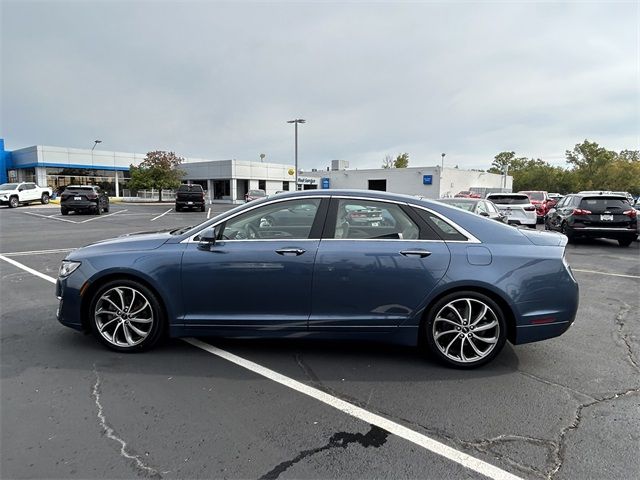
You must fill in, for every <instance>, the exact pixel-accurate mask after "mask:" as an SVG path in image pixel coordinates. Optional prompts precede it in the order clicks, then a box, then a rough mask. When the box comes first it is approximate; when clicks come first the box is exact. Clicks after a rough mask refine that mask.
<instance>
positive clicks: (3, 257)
mask: <svg viewBox="0 0 640 480" xmlns="http://www.w3.org/2000/svg"><path fill="white" fill-rule="evenodd" d="M0 260H4V261H5V262H7V263H10V264H11V265H13V266H14V267H18V268H21V269H22V270H24V271H25V272H29V273H30V274H31V275H35V276H36V277H40V278H41V279H43V280H46V281H47V282H51V283H56V279H55V278H53V277H50V276H49V275H45V274H44V273H40V272H39V271H37V270H34V269H33V268H30V267H27V266H26V265H23V264H22V263H20V262H16V261H15V260H12V259H11V258H7V257H5V256H4V255H0Z"/></svg>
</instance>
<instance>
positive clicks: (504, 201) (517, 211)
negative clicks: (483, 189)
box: [487, 193, 537, 228]
mask: <svg viewBox="0 0 640 480" xmlns="http://www.w3.org/2000/svg"><path fill="white" fill-rule="evenodd" d="M487 200H491V201H492V202H493V203H495V204H496V207H498V209H499V210H500V211H501V212H502V213H503V214H504V215H505V216H506V217H507V223H509V224H511V225H526V226H527V227H531V228H536V222H537V216H536V206H535V205H534V204H533V203H531V200H530V199H529V196H528V195H526V194H524V193H490V194H489V195H487Z"/></svg>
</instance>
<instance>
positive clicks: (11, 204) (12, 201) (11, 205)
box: [9, 196, 20, 208]
mask: <svg viewBox="0 0 640 480" xmlns="http://www.w3.org/2000/svg"><path fill="white" fill-rule="evenodd" d="M18 205H20V200H19V199H18V197H16V196H13V197H11V198H10V199H9V208H17V207H18Z"/></svg>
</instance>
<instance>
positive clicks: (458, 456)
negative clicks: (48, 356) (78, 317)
mask: <svg viewBox="0 0 640 480" xmlns="http://www.w3.org/2000/svg"><path fill="white" fill-rule="evenodd" d="M0 260H4V261H5V262H8V263H10V264H12V265H14V266H16V267H18V268H21V269H22V270H24V271H26V272H29V273H31V274H32V275H35V276H37V277H40V278H42V279H43V280H46V281H48V282H51V283H56V279H55V278H53V277H50V276H48V275H45V274H43V273H40V272H38V271H37V270H34V269H32V268H30V267H27V266H26V265H23V264H22V263H19V262H16V261H15V260H12V259H10V258H7V257H5V256H4V255H0ZM184 341H185V342H187V343H189V344H191V345H193V346H194V347H197V348H200V349H202V350H204V351H206V352H208V353H211V354H213V355H216V356H218V357H220V358H223V359H224V360H227V361H229V362H231V363H234V364H236V365H238V366H240V367H242V368H246V369H247V370H250V371H252V372H254V373H256V374H258V375H261V376H263V377H265V378H268V379H269V380H272V381H274V382H276V383H279V384H280V385H284V386H285V387H288V388H291V389H292V390H295V391H297V392H300V393H302V394H304V395H307V396H309V397H312V398H314V399H316V400H318V401H320V402H322V403H324V404H326V405H329V406H331V407H333V408H335V409H337V410H340V411H341V412H344V413H346V414H347V415H351V416H352V417H355V418H357V419H359V420H362V421H364V422H367V423H369V424H370V425H375V426H377V427H379V428H382V429H383V430H386V431H387V432H389V433H392V434H394V435H396V436H398V437H400V438H403V439H405V440H407V441H409V442H411V443H414V444H415V445H418V446H420V447H422V448H424V449H425V450H428V451H430V452H433V453H435V454H437V455H440V456H441V457H444V458H446V459H448V460H451V461H453V462H455V463H457V464H459V465H462V466H463V467H465V468H468V469H469V470H472V471H474V472H477V473H479V474H481V475H484V476H485V477H488V478H492V479H494V480H521V479H520V477H518V476H516V475H513V474H512V473H509V472H507V471H506V470H502V469H501V468H498V467H496V466H494V465H491V464H490V463H487V462H485V461H483V460H480V459H478V458H475V457H472V456H471V455H468V454H466V453H464V452H461V451H459V450H456V449H455V448H453V447H450V446H448V445H445V444H444V443H442V442H439V441H437V440H434V439H433V438H431V437H428V436H426V435H424V434H422V433H420V432H416V431H415V430H411V429H410V428H407V427H405V426H404V425H400V424H399V423H396V422H394V421H392V420H389V419H387V418H384V417H382V416H380V415H377V414H375V413H372V412H370V411H368V410H365V409H364V408H361V407H358V406H356V405H354V404H352V403H349V402H347V401H345V400H342V399H340V398H337V397H334V396H333V395H329V394H328V393H326V392H323V391H322V390H318V389H317V388H314V387H311V386H309V385H306V384H304V383H302V382H298V381H297V380H294V379H293V378H289V377H287V376H285V375H282V374H281V373H278V372H276V371H274V370H271V369H269V368H266V367H263V366H262V365H258V364H257V363H254V362H252V361H250V360H246V359H244V358H242V357H239V356H237V355H234V354H233V353H229V352H227V351H225V350H221V349H219V348H217V347H214V346H213V345H209V344H208V343H205V342H202V341H200V340H197V339H195V338H185V339H184Z"/></svg>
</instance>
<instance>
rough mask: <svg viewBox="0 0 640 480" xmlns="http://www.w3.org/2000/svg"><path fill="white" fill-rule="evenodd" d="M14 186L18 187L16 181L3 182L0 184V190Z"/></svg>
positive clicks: (13, 188)
mask: <svg viewBox="0 0 640 480" xmlns="http://www.w3.org/2000/svg"><path fill="white" fill-rule="evenodd" d="M16 188H18V184H17V183H3V184H2V185H0V190H15V189H16Z"/></svg>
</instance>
